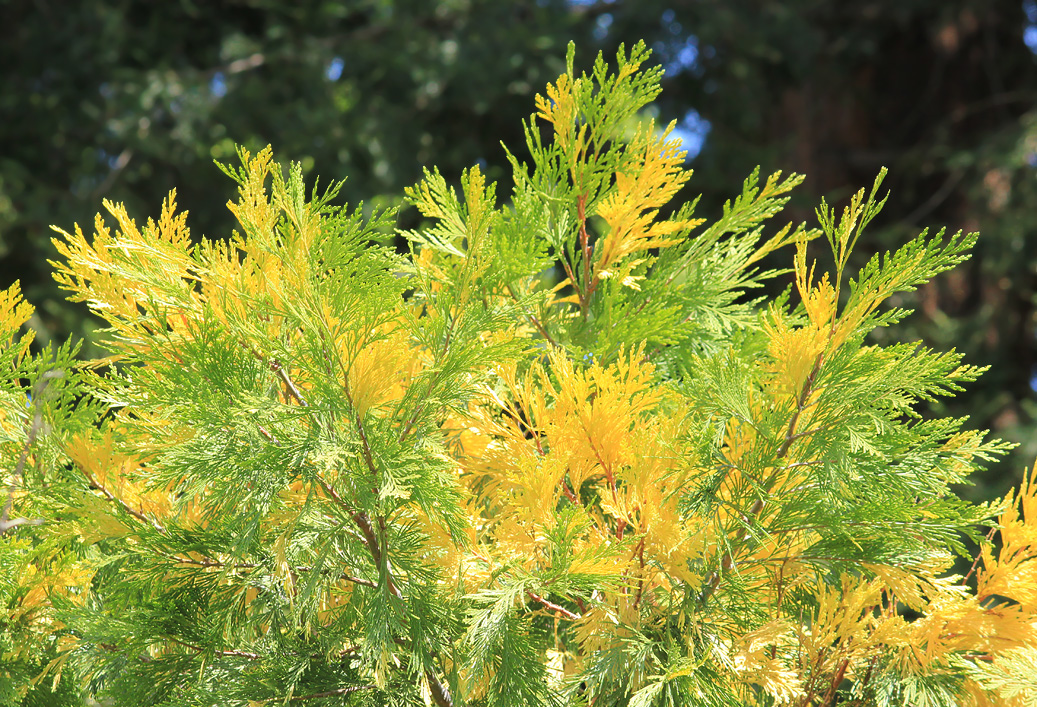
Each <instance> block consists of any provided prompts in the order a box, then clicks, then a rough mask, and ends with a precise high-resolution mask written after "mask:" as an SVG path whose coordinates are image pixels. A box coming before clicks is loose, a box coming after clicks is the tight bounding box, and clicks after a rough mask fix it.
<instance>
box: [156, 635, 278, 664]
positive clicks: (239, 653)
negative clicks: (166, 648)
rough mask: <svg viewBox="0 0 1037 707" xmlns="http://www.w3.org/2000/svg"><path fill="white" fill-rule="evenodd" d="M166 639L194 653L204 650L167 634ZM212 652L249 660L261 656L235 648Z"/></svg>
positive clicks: (257, 658)
mask: <svg viewBox="0 0 1037 707" xmlns="http://www.w3.org/2000/svg"><path fill="white" fill-rule="evenodd" d="M166 640H167V641H172V642H173V643H175V644H177V645H178V646H183V647H184V648H189V649H191V650H193V651H194V652H195V653H204V652H205V650H206V649H205V648H202V647H201V646H195V645H192V644H190V643H184V642H183V641H179V640H177V639H175V638H170V637H168V636H167V637H166ZM213 653H214V654H215V655H219V656H235V657H238V658H248V659H249V660H259V659H260V658H262V656H261V655H259V654H257V653H249V652H248V651H236V650H230V651H220V650H214V651H213Z"/></svg>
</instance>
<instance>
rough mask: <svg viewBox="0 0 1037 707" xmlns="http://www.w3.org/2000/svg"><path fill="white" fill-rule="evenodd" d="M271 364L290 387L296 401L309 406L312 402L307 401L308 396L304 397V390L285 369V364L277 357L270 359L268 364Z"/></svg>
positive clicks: (271, 367)
mask: <svg viewBox="0 0 1037 707" xmlns="http://www.w3.org/2000/svg"><path fill="white" fill-rule="evenodd" d="M267 365H268V366H270V370H271V371H273V372H274V373H276V374H277V377H278V378H280V379H281V381H282V382H283V383H284V385H285V387H286V388H288V392H289V393H291V395H292V397H293V398H295V401H296V402H297V403H299V405H301V406H302V407H304V408H308V407H309V406H310V404H309V403H308V402H306V398H304V397H303V395H302V391H300V390H299V388H298V386H296V385H295V382H294V381H293V380H292V378H291V376H289V375H288V371H286V370H284V366H282V365H281V362H280V361H278V360H277V359H273V358H272V359H270V361H269V362H268V364H267Z"/></svg>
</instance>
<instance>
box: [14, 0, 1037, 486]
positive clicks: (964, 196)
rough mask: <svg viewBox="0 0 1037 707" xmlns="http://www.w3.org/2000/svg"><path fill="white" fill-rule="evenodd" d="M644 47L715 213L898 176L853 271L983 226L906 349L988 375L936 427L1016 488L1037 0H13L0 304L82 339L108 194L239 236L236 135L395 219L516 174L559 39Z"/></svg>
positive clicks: (1027, 454) (133, 208)
mask: <svg viewBox="0 0 1037 707" xmlns="http://www.w3.org/2000/svg"><path fill="white" fill-rule="evenodd" d="M640 38H643V39H645V40H646V41H647V42H648V43H649V44H650V45H651V46H652V47H653V48H654V49H655V52H656V53H655V58H656V59H657V60H658V61H660V62H661V63H662V64H663V65H664V66H665V67H666V71H667V77H666V80H665V83H664V86H665V91H664V93H663V95H662V97H661V100H660V102H659V111H660V114H659V115H658V116H656V117H657V118H658V119H660V120H662V121H664V122H667V121H669V120H671V119H672V120H676V121H677V123H678V127H677V131H678V135H679V136H680V137H681V138H682V139H684V141H685V144H686V146H687V147H688V149H689V159H691V160H692V164H693V166H694V168H695V170H696V174H695V178H694V179H693V180H692V183H691V184H690V185H689V188H688V196H689V198H690V197H691V196H693V195H694V194H696V193H702V194H703V202H702V205H701V207H700V208H701V210H702V212H704V214H705V215H709V214H713V213H716V212H717V211H718V210H719V209H720V205H721V204H722V201H723V200H724V199H726V198H728V197H729V196H730V195H731V194H733V193H734V192H735V190H736V189H737V188H738V187H739V185H740V182H741V180H742V179H743V178H744V177H745V176H746V175H747V174H748V173H749V172H750V171H751V169H752V168H753V167H754V166H755V165H757V164H762V165H763V167H764V171H765V172H766V171H767V170H770V169H778V168H780V169H785V170H788V171H799V172H803V173H805V174H806V175H807V181H806V183H805V185H804V186H803V187H802V188H801V189H800V190H799V193H798V195H797V198H796V200H795V201H794V203H793V206H792V208H791V211H790V216H791V217H792V218H793V219H794V220H797V221H798V220H804V219H810V218H812V209H813V207H814V206H815V205H816V204H817V202H818V200H819V199H820V197H821V196H822V195H824V196H825V197H826V198H827V199H828V200H829V201H830V202H833V203H835V204H839V203H841V200H842V199H843V198H845V197H846V196H847V195H849V194H850V193H851V192H852V191H853V190H855V189H857V188H858V187H860V186H863V185H867V184H870V183H871V181H872V179H873V178H874V175H875V173H876V172H877V171H878V169H879V167H880V166H881V165H886V166H888V167H889V168H890V177H889V179H888V181H887V185H888V186H889V187H890V188H891V189H892V197H891V199H890V201H889V203H888V205H887V207H886V209H885V211H884V212H883V219H884V220H883V221H882V222H881V223H879V224H876V227H874V228H873V229H872V232H871V234H870V241H869V242H867V243H861V244H860V245H859V246H858V249H859V251H860V253H861V254H862V256H866V255H867V254H868V253H869V252H876V251H879V250H885V249H886V248H889V247H892V246H894V245H895V244H898V243H902V242H903V241H904V240H906V239H907V238H908V237H909V236H911V235H914V234H915V233H916V232H917V231H918V230H920V229H921V228H922V227H923V226H926V225H930V226H933V227H941V226H946V227H948V228H949V229H951V230H957V229H959V228H963V229H966V230H979V231H981V232H982V233H983V238H982V239H981V241H980V246H979V248H978V250H977V252H976V255H975V257H974V258H973V260H972V261H971V262H970V263H969V264H968V265H967V266H964V267H962V268H959V269H958V270H956V271H954V272H952V273H950V274H949V275H948V276H946V277H943V278H941V279H940V280H939V281H938V282H937V283H935V284H934V285H932V286H931V287H928V288H926V289H924V290H922V291H921V292H920V293H919V294H918V295H917V296H915V297H913V298H912V300H910V301H904V302H903V303H902V304H903V305H904V306H915V307H917V308H918V309H919V312H920V313H919V314H918V315H916V316H915V317H912V318H911V319H910V320H909V321H908V322H907V323H906V324H905V325H903V326H901V327H899V328H897V329H896V330H894V331H890V332H888V336H889V337H891V338H901V339H918V338H921V339H924V340H925V341H926V342H927V343H928V344H929V345H931V346H934V347H937V348H942V349H947V348H951V347H957V348H958V349H961V350H964V351H965V352H967V354H968V358H969V360H970V361H971V362H973V363H986V364H990V365H991V366H992V369H991V371H990V372H989V373H988V374H987V375H986V376H984V377H983V378H982V379H981V381H980V382H979V383H978V384H975V385H973V386H972V387H971V388H970V390H969V392H968V394H967V395H963V396H961V397H959V398H956V399H955V400H954V402H953V404H952V405H949V406H947V408H945V409H943V410H942V412H943V413H945V414H958V415H970V416H971V418H972V421H971V424H972V425H974V426H979V427H990V428H992V429H994V430H995V431H996V433H997V434H999V435H1001V436H1003V437H1005V438H1007V439H1011V440H1013V441H1018V442H1021V443H1022V447H1021V448H1020V450H1019V451H1017V452H1016V453H1015V454H1014V455H1013V457H1012V458H1010V459H1008V460H1007V461H1006V462H1004V463H1001V464H999V465H998V466H997V467H996V468H995V469H993V470H992V472H993V473H992V475H991V476H990V477H989V478H988V479H986V480H984V482H983V484H982V485H981V487H980V488H979V489H977V490H976V491H975V492H974V493H973V495H974V497H979V498H986V497H990V496H991V495H993V494H995V493H1000V492H1002V491H1003V490H1004V489H1005V488H1006V487H1007V486H1008V485H1010V484H1011V483H1012V482H1013V481H1014V480H1016V479H1017V478H1018V476H1019V474H1020V473H1021V470H1022V467H1023V466H1024V465H1029V464H1030V463H1031V462H1032V460H1033V458H1034V456H1035V454H1037V434H1035V424H1034V418H1035V394H1034V388H1033V379H1034V364H1035V356H1034V348H1035V340H1034V337H1035V330H1034V329H1035V327H1034V314H1035V301H1037V299H1035V298H1037V294H1035V293H1037V277H1035V273H1037V269H1035V268H1037V210H1035V209H1034V206H1037V59H1035V56H1034V50H1035V49H1037V2H1035V1H1034V0H1026V1H1025V2H1023V1H1022V0H953V1H949V2H948V1H947V0H873V1H871V0H858V1H855V2H841V1H838V2H837V1H834V0H784V1H779V0H775V1H773V2H768V1H766V0H668V1H664V0H636V1H635V0H597V1H593V0H513V1H510V2H502V1H501V0H443V1H440V2H433V1H431V0H395V1H394V0H342V1H340V2H332V1H330V0H322V1H318V0H301V1H292V2H288V1H286V0H281V1H277V0H226V1H224V2H201V1H198V0H178V1H173V0H170V1H169V2H161V3H155V2H148V1H145V0H80V1H79V2H75V3H61V2H56V1H55V0H34V1H30V0H3V1H0V67H3V71H2V72H0V286H6V285H8V284H9V283H10V282H11V281H13V280H14V279H19V278H20V279H21V280H22V283H23V288H24V289H25V291H26V292H27V295H28V298H29V299H30V300H31V301H32V302H33V303H34V304H35V305H36V306H37V308H38V312H39V314H38V315H37V317H36V318H35V319H34V320H33V322H32V325H33V326H34V328H36V330H37V331H38V336H39V338H40V340H46V339H47V338H49V337H56V338H57V339H59V340H61V339H63V338H65V337H66V336H67V335H68V334H69V333H73V334H76V335H85V334H88V333H89V330H90V328H91V326H92V325H91V323H90V322H89V320H87V319H86V316H85V311H84V310H82V309H79V308H76V307H72V306H71V305H68V304H67V303H65V302H64V301H63V298H62V296H61V294H60V293H59V292H58V291H57V290H56V288H55V287H54V286H53V284H52V281H51V279H50V266H49V265H48V264H47V263H46V260H47V258H49V257H52V249H51V246H50V243H49V239H50V235H51V232H50V230H49V225H50V224H59V225H61V226H63V227H66V228H68V227H70V226H71V224H72V223H73V222H76V221H78V222H79V223H80V224H81V225H83V226H84V228H88V227H89V226H90V223H91V221H92V218H93V214H94V213H95V212H96V211H97V210H98V209H99V206H100V200H101V198H103V197H104V198H109V199H113V200H115V201H125V202H126V203H127V205H128V207H129V209H130V212H131V213H133V214H135V215H136V216H137V218H138V219H144V218H146V217H147V216H148V215H151V214H153V213H154V212H155V211H156V210H157V208H158V205H159V204H160V203H161V200H162V198H163V196H164V195H165V193H166V192H167V191H168V190H169V189H171V188H173V187H176V188H177V190H178V195H179V203H180V205H181V207H182V208H186V209H188V210H190V211H191V212H192V220H191V223H192V224H193V227H194V229H195V232H196V233H197V234H202V233H205V234H224V233H227V229H228V228H229V224H230V221H231V219H230V215H229V213H228V212H227V211H226V209H225V208H224V204H225V203H226V201H227V199H228V198H229V197H230V196H231V192H232V190H231V188H230V183H229V182H228V181H227V180H226V179H225V178H224V177H223V175H221V174H220V173H219V171H218V170H217V169H215V167H213V165H212V160H213V159H214V158H216V159H226V158H228V157H229V156H230V155H231V154H232V152H233V145H234V143H240V144H243V145H245V146H247V147H249V148H252V149H256V148H259V147H262V146H263V145H266V144H267V143H270V144H272V145H274V147H275V149H276V151H277V154H278V157H279V158H280V159H291V160H298V161H301V162H302V164H303V166H304V168H305V169H306V170H307V171H310V172H312V173H316V174H320V175H323V176H324V177H325V179H332V178H341V177H343V176H348V177H349V181H348V182H347V184H346V188H345V197H346V198H347V199H349V200H350V201H358V200H361V199H364V200H366V201H367V202H368V203H381V204H386V203H392V202H394V201H395V200H396V199H397V198H398V195H399V194H400V192H401V190H402V188H403V187H404V186H406V185H408V184H411V183H413V182H414V181H416V180H417V178H418V177H419V175H420V170H421V167H422V166H424V165H431V164H436V165H439V167H440V168H441V169H442V170H443V172H444V173H445V174H446V175H448V176H449V177H453V178H456V177H457V176H458V175H459V173H460V170H461V169H462V168H463V167H466V166H468V165H470V164H472V163H476V162H479V163H480V164H481V165H482V166H483V167H484V169H486V170H487V171H488V172H489V175H490V177H491V178H497V179H500V178H503V177H504V175H505V174H506V172H505V167H506V163H505V160H504V153H503V150H502V149H501V147H500V142H501V141H504V142H505V143H507V144H509V145H511V146H513V147H514V148H518V147H520V146H521V145H522V135H521V124H520V119H521V118H522V117H525V116H526V115H528V114H529V113H530V112H531V110H532V95H533V94H534V93H535V92H537V91H540V90H542V89H543V86H544V85H545V84H546V82H547V81H548V80H552V79H554V78H555V77H556V76H557V75H558V74H559V73H561V71H562V62H563V59H564V55H565V45H566V43H567V42H568V41H569V40H575V41H576V43H577V47H578V60H579V61H580V62H581V63H582V64H583V65H584V66H588V65H589V63H590V61H591V60H592V58H593V55H594V53H595V52H596V51H597V50H598V49H603V50H604V51H606V52H607V53H612V52H613V51H614V49H615V47H616V46H617V45H618V44H619V43H620V42H625V43H627V44H628V45H629V44H630V43H632V42H634V41H636V40H637V39H640ZM401 218H403V219H404V220H406V219H409V218H414V216H413V215H409V214H404V215H403V216H401ZM404 225H409V224H404ZM818 252H819V253H820V249H819V251H818Z"/></svg>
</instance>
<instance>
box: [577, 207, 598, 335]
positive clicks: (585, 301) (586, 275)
mask: <svg viewBox="0 0 1037 707" xmlns="http://www.w3.org/2000/svg"><path fill="white" fill-rule="evenodd" d="M576 218H577V219H578V220H579V222H580V246H581V249H582V251H583V282H584V284H586V286H587V289H586V291H581V292H580V311H581V312H582V314H583V318H584V319H586V318H587V306H588V305H589V304H590V300H591V295H593V294H594V286H595V285H596V284H597V280H596V279H592V278H591V244H590V235H589V234H588V233H587V195H586V194H581V195H580V196H579V198H578V199H577V200H576Z"/></svg>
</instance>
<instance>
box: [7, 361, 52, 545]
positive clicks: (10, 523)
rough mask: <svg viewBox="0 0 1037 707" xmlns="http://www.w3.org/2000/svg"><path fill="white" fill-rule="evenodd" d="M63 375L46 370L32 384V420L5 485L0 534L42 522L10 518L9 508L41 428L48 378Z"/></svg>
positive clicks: (35, 519) (40, 519) (41, 520)
mask: <svg viewBox="0 0 1037 707" xmlns="http://www.w3.org/2000/svg"><path fill="white" fill-rule="evenodd" d="M64 375H65V372H64V371H60V370H56V371H46V372H44V373H43V374H42V375H41V376H40V378H39V380H38V381H36V385H34V386H33V391H32V392H33V395H32V422H31V423H30V424H29V432H28V434H27V435H26V436H25V444H24V445H22V453H21V455H20V456H19V457H18V464H16V465H15V467H14V473H13V474H11V483H10V484H9V486H8V487H7V498H6V499H5V500H4V510H3V512H2V513H0V535H3V534H4V533H6V532H7V531H8V530H11V529H13V528H17V527H18V526H19V525H41V524H42V523H43V519H42V518H34V519H29V518H15V519H13V520H12V519H11V508H12V506H13V505H14V494H15V493H16V492H17V491H18V485H19V484H20V483H21V480H22V478H23V475H24V472H25V463H26V462H27V461H28V460H29V450H30V449H32V446H33V445H34V444H36V440H37V439H38V437H39V434H40V430H42V429H43V409H42V408H41V407H40V400H41V398H42V397H43V393H44V391H45V390H46V388H47V384H48V383H49V382H50V380H51V379H52V378H62V377H64Z"/></svg>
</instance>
